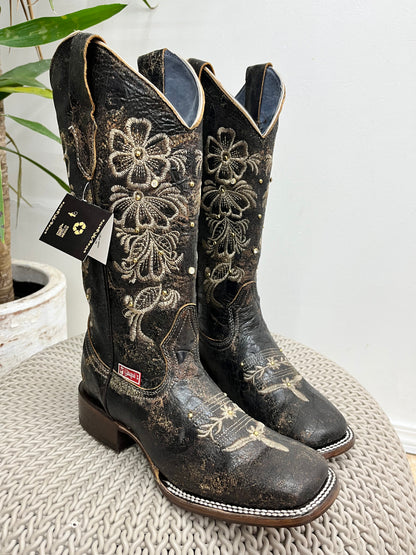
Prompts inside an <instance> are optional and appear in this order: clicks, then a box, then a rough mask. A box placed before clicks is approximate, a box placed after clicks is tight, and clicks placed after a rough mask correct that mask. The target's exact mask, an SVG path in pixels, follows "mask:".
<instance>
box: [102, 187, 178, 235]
mask: <svg viewBox="0 0 416 555" xmlns="http://www.w3.org/2000/svg"><path fill="white" fill-rule="evenodd" d="M111 191H112V192H113V194H112V195H111V197H110V201H112V202H113V204H112V205H111V209H112V211H113V212H114V216H115V218H114V220H115V223H116V225H117V226H119V227H121V228H122V229H124V230H126V231H129V232H130V233H134V232H136V230H137V229H138V228H143V229H144V228H149V229H155V228H157V227H160V228H169V227H170V222H171V221H172V220H174V219H175V218H176V217H177V216H178V215H179V213H182V214H185V213H186V199H185V198H184V197H183V196H182V195H181V194H180V191H179V189H177V188H176V187H173V186H172V185H170V183H162V184H161V185H159V186H158V187H157V189H155V190H154V191H152V195H146V194H144V193H143V192H142V191H140V190H135V191H131V190H130V189H128V188H126V187H123V186H121V185H114V186H113V187H112V188H111ZM119 213H121V214H120V217H118V214H119Z"/></svg>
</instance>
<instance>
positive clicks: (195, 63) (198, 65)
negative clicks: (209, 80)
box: [188, 58, 215, 80]
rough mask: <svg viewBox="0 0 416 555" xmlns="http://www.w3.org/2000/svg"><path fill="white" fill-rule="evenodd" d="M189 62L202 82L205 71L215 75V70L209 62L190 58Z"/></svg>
mask: <svg viewBox="0 0 416 555" xmlns="http://www.w3.org/2000/svg"><path fill="white" fill-rule="evenodd" d="M188 62H189V64H190V65H191V66H192V69H193V70H194V71H195V73H196V74H197V75H198V79H199V80H201V77H202V72H203V71H204V69H209V70H210V71H211V73H213V74H214V75H215V71H214V68H213V67H212V65H211V64H210V63H209V62H204V61H202V60H198V59H197V58H189V59H188Z"/></svg>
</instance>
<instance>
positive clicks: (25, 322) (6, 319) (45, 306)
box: [0, 260, 67, 375]
mask: <svg viewBox="0 0 416 555" xmlns="http://www.w3.org/2000/svg"><path fill="white" fill-rule="evenodd" d="M13 280H14V282H19V283H31V284H38V285H40V286H41V288H40V289H39V290H38V291H35V292H34V293H31V294H29V295H26V296H24V297H22V298H19V299H17V300H14V301H12V302H10V303H5V304H2V305H0V375H1V374H4V373H5V372H6V371H7V370H9V369H10V368H13V366H15V365H16V364H18V363H19V362H21V361H22V360H24V359H26V358H28V357H30V356H31V355H33V354H34V353H37V352H38V351H41V350H42V349H44V348H45V347H48V346H49V345H53V344H54V343H57V342H58V341H61V340H63V339H66V338H67V329H66V299H65V292H66V280H65V276H64V274H63V273H62V272H60V271H59V270H57V269H56V268H54V267H52V266H48V265H47V264H39V263H38V262H28V261H26V260H15V261H14V262H13Z"/></svg>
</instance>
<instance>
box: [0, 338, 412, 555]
mask: <svg viewBox="0 0 416 555" xmlns="http://www.w3.org/2000/svg"><path fill="white" fill-rule="evenodd" d="M279 342H280V344H281V345H282V347H283V349H284V351H285V353H286V355H287V356H288V357H289V358H290V359H291V361H292V362H293V363H294V364H295V365H296V366H297V367H298V368H299V370H300V371H301V372H302V373H303V374H304V376H305V377H306V378H308V379H309V380H310V381H311V382H312V384H313V385H315V386H316V387H317V388H318V389H320V391H322V393H324V394H325V395H326V396H327V397H328V398H329V399H331V400H332V401H333V402H334V403H335V404H336V405H337V407H338V408H339V409H340V410H341V411H342V412H343V413H344V415H345V416H346V417H347V420H348V422H349V424H350V425H351V426H352V428H353V429H354V431H355V433H356V445H355V446H354V447H353V448H352V449H351V450H350V451H349V452H348V453H346V454H344V455H341V456H340V457H338V458H336V459H334V460H331V461H330V465H331V467H332V468H334V470H335V471H336V473H337V475H338V477H339V481H340V483H341V491H340V494H339V497H338V499H337V500H336V501H335V503H334V504H333V505H332V507H331V508H330V509H329V510H328V511H327V512H326V513H325V514H324V515H323V516H321V517H320V518H318V519H316V520H315V521H313V522H312V523H311V524H307V525H305V526H299V527H297V528H290V529H289V528H281V529H275V528H260V527H253V526H247V525H238V524H227V523H225V522H221V521H215V520H211V519H210V518H208V517H202V516H198V515H194V514H191V513H188V512H186V511H184V510H182V509H179V508H177V507H175V506H174V505H172V504H170V503H169V501H167V500H166V499H165V498H164V497H163V496H162V494H161V493H160V492H159V490H158V489H157V487H156V486H155V483H154V480H153V477H152V474H151V471H150V470H149V468H148V465H147V463H146V461H145V458H144V456H143V455H142V453H141V451H140V449H139V448H138V447H132V448H130V449H127V450H126V451H124V452H122V453H120V454H116V453H114V452H113V451H111V450H110V449H108V448H106V447H104V446H102V445H100V444H99V443H97V442H96V441H95V440H93V439H92V438H91V437H89V436H88V435H87V434H86V432H84V431H83V430H82V428H81V427H80V426H79V424H78V414H77V385H78V381H79V379H80V370H79V367H80V357H81V344H82V338H81V337H74V338H71V339H69V340H67V341H64V342H62V343H58V344H57V345H54V346H53V347H50V348H48V349H46V350H45V351H42V352H41V353H39V354H37V355H35V356H33V357H32V358H30V359H29V360H27V361H25V362H24V363H23V364H21V365H20V366H19V367H17V368H16V369H14V370H12V371H11V372H10V373H9V374H7V375H6V376H3V377H2V378H1V379H0V403H1V413H0V433H1V436H0V437H1V440H0V441H1V443H0V555H6V554H7V555H8V554H20V553H23V554H34V555H43V554H45V555H58V554H59V555H64V554H76V555H81V554H90V553H91V554H97V555H110V554H113V553H114V554H117V555H122V554H123V555H124V554H156V553H157V554H159V553H160V554H168V553H169V554H170V553H174V554H181V555H183V554H188V553H189V554H210V555H211V554H212V555H215V554H228V553H230V554H231V553H233V554H234V553H235V554H241V553H250V554H253V555H254V554H266V553H290V554H296V553H302V554H305V555H306V554H307V555H310V554H318V553H325V554H328V555H333V554H338V553H340V554H342V553H348V554H365V553H371V554H374V555H381V554H384V553H389V554H392V555H401V554H403V555H415V554H416V489H415V486H414V483H413V480H412V477H411V474H410V469H409V466H408V463H407V460H406V457H405V454H404V451H403V448H402V446H401V444H400V442H399V439H398V437H397V435H396V433H395V432H394V430H393V428H392V426H391V424H390V423H389V420H388V418H387V416H386V415H385V414H384V413H383V411H382V410H381V409H380V407H379V406H378V405H377V403H376V402H375V401H374V399H373V398H372V397H371V396H370V395H369V394H368V393H367V392H366V391H365V390H364V389H363V387H361V386H360V385H359V384H358V383H357V381H355V380H354V379H353V378H352V377H351V376H349V375H348V374H347V373H346V372H344V371H343V370H342V369H340V368H339V367H338V366H337V365H336V364H334V363H333V362H330V361H329V360H327V359H326V358H324V357H323V356H322V355H319V354H317V353H316V352H314V351H312V350H311V349H309V348H307V347H304V346H302V345H300V344H298V343H295V342H294V341H291V340H288V339H284V338H281V337H279ZM276 471H277V472H278V469H276Z"/></svg>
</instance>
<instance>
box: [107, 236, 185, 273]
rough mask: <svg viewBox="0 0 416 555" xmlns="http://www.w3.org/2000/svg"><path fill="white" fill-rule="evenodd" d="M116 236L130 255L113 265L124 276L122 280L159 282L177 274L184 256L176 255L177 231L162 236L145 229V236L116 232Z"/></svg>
mask: <svg viewBox="0 0 416 555" xmlns="http://www.w3.org/2000/svg"><path fill="white" fill-rule="evenodd" d="M116 236H117V237H118V238H119V239H120V244H121V245H122V246H123V247H124V250H125V252H126V253H127V254H128V256H127V257H126V258H124V259H123V261H122V263H121V264H117V262H115V263H114V265H115V267H116V268H117V270H119V271H120V272H121V273H122V276H121V277H122V279H126V280H128V281H129V282H130V283H135V282H136V280H138V281H160V280H161V279H163V278H164V277H165V275H166V274H169V273H171V272H173V271H175V270H179V263H180V262H181V261H182V260H183V254H181V255H178V254H177V252H176V248H177V244H178V241H179V232H178V231H169V232H165V233H163V234H159V233H155V232H153V231H150V230H148V229H146V230H145V231H143V233H140V234H137V235H133V234H131V233H125V232H124V231H123V230H121V229H118V228H116Z"/></svg>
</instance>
